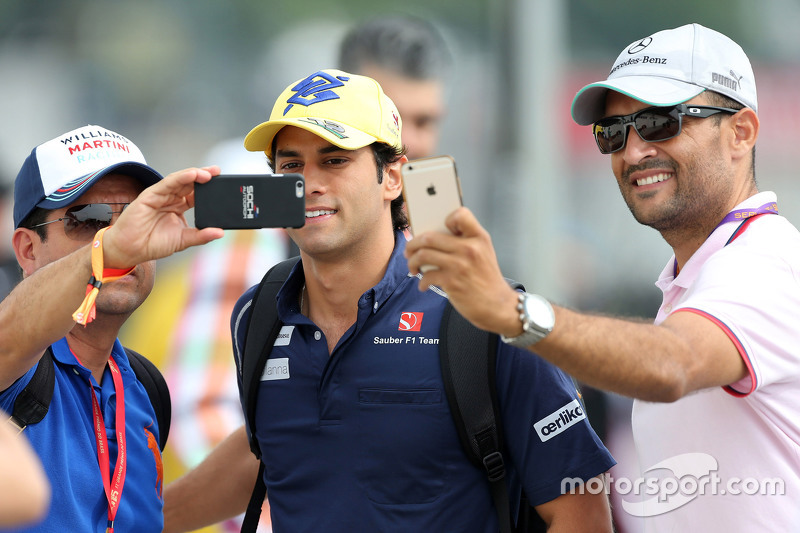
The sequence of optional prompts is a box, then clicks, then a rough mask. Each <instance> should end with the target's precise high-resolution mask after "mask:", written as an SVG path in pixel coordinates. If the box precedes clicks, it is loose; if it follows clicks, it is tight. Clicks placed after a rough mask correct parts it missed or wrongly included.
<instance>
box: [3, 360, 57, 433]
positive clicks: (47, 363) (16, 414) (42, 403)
mask: <svg viewBox="0 0 800 533" xmlns="http://www.w3.org/2000/svg"><path fill="white" fill-rule="evenodd" d="M50 350H51V348H50V347H49V346H48V347H47V350H45V352H44V355H42V357H41V359H39V366H37V367H36V370H35V371H34V372H33V376H32V377H31V380H30V381H29V382H28V385H27V386H26V387H25V388H24V389H22V392H20V393H19V395H17V399H16V400H15V401H14V409H13V410H12V411H11V417H10V418H9V421H10V422H13V423H14V425H16V426H17V427H18V428H19V430H20V431H22V430H24V429H25V428H26V427H28V426H30V425H31V424H36V423H37V422H40V421H41V420H42V419H43V418H44V415H46V414H47V411H48V410H49V409H50V401H51V400H52V399H53V389H54V388H55V380H56V378H55V368H54V367H53V355H52V352H51V351H50Z"/></svg>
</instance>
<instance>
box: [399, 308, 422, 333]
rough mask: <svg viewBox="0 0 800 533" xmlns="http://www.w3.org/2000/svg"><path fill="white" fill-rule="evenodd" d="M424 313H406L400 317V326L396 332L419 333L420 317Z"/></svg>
mask: <svg viewBox="0 0 800 533" xmlns="http://www.w3.org/2000/svg"><path fill="white" fill-rule="evenodd" d="M424 314H425V313H413V312H410V311H406V312H405V313H403V314H401V315H400V325H399V326H398V328H397V330H398V331H419V328H421V327H422V315H424Z"/></svg>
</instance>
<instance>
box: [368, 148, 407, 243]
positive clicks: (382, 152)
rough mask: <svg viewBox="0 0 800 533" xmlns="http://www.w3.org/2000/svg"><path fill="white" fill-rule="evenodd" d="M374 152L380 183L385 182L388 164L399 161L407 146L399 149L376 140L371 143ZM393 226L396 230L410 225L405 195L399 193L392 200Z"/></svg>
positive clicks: (401, 229)
mask: <svg viewBox="0 0 800 533" xmlns="http://www.w3.org/2000/svg"><path fill="white" fill-rule="evenodd" d="M370 148H372V153H373V154H375V165H376V166H377V167H378V183H382V182H383V172H384V170H385V169H386V165H390V164H392V163H395V162H397V160H398V159H400V158H401V157H403V154H405V152H406V150H405V148H402V149H398V148H395V147H394V146H389V145H388V144H386V143H382V142H374V143H372V144H371V145H370ZM391 209H392V226H393V227H394V229H395V231H403V230H404V229H406V228H407V227H408V216H407V215H406V212H405V210H404V209H403V195H402V194H401V195H399V196H398V197H397V198H395V199H394V200H392V205H391Z"/></svg>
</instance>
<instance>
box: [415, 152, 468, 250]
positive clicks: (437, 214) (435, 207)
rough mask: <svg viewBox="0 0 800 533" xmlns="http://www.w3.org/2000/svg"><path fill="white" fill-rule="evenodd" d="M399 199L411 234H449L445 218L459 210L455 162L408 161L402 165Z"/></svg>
mask: <svg viewBox="0 0 800 533" xmlns="http://www.w3.org/2000/svg"><path fill="white" fill-rule="evenodd" d="M402 173H403V198H404V200H405V203H406V210H407V212H408V221H409V224H410V227H411V233H412V235H419V234H420V233H423V232H426V231H442V232H445V233H449V230H448V229H447V226H445V223H444V221H445V219H446V218H447V216H448V215H449V214H450V213H452V212H453V211H455V210H456V209H458V208H459V207H461V205H462V201H461V183H460V182H459V180H458V174H457V173H456V163H455V160H454V159H453V158H452V157H450V156H447V155H444V156H436V157H426V158H423V159H416V160H414V161H408V162H406V163H405V164H403V166H402Z"/></svg>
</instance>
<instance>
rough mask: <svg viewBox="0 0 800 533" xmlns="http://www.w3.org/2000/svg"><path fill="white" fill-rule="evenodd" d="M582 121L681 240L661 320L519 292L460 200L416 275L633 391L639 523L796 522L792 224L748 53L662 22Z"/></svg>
mask: <svg viewBox="0 0 800 533" xmlns="http://www.w3.org/2000/svg"><path fill="white" fill-rule="evenodd" d="M572 117H573V119H574V120H575V122H577V123H578V124H580V125H591V126H592V133H593V135H594V137H595V140H596V142H597V146H598V148H599V149H600V151H601V152H602V153H604V154H609V159H610V163H611V169H612V171H613V173H614V176H615V177H616V179H617V184H618V186H619V189H620V192H621V193H622V197H623V199H624V200H625V202H626V204H627V205H628V208H629V209H630V211H631V213H632V214H633V216H634V218H635V219H636V220H637V221H638V222H639V223H640V224H644V225H647V226H650V227H652V228H654V229H656V230H657V231H659V233H661V236H662V237H663V238H664V240H665V241H666V242H667V243H668V244H669V245H670V246H671V247H672V250H673V252H674V254H673V256H672V257H671V258H670V259H669V260H668V261H667V264H666V266H665V267H664V270H663V271H662V272H661V275H660V276H659V279H658V281H657V283H656V285H657V286H658V287H659V288H660V289H661V291H662V292H663V302H662V304H661V308H660V309H659V310H658V314H657V316H656V319H655V324H651V323H648V322H647V321H644V320H625V319H619V318H612V317H605V316H595V315H589V314H584V313H579V312H576V311H572V310H569V309H566V308H564V307H561V306H555V305H552V304H550V303H549V302H548V301H547V300H546V299H545V298H543V297H542V296H539V295H536V294H528V293H516V292H514V291H513V290H511V289H510V288H509V287H508V285H507V284H506V283H505V281H504V280H503V277H502V275H501V273H500V269H499V267H498V265H497V259H496V256H495V255H494V252H493V248H492V244H491V240H490V238H489V236H488V234H487V233H486V231H485V230H484V229H483V228H482V227H481V226H480V225H479V223H478V222H477V220H476V219H475V217H474V216H473V215H472V214H471V213H470V212H469V210H467V209H459V210H457V211H455V212H454V213H452V214H450V216H449V218H448V222H447V223H448V227H449V228H450V230H451V232H452V233H453V234H445V233H435V232H428V233H425V234H423V235H418V236H416V237H415V238H414V239H413V240H412V241H411V242H409V244H408V246H407V248H406V255H407V257H408V260H409V267H410V269H411V271H412V272H414V273H416V272H418V271H419V267H420V265H427V264H432V265H436V266H438V267H439V269H438V270H432V271H427V272H426V273H425V274H424V275H423V277H422V282H421V283H420V289H423V290H424V289H426V288H427V287H429V285H431V284H433V285H438V286H441V287H442V288H443V289H444V290H445V291H447V293H448V295H449V296H450V300H451V302H452V303H453V305H454V306H455V308H456V309H458V310H459V311H460V312H461V314H462V315H464V316H465V317H466V318H468V319H469V320H470V321H471V322H472V323H473V324H475V325H476V326H477V327H480V328H483V329H486V330H488V331H493V332H496V333H499V334H502V335H504V336H505V338H506V341H507V342H509V343H511V344H514V345H516V346H521V347H527V348H528V349H529V350H530V351H534V352H535V353H536V354H538V355H539V356H540V357H543V358H545V359H547V360H548V361H550V362H552V363H554V364H556V365H558V366H559V367H561V368H563V369H564V370H566V371H567V372H569V373H571V374H572V375H574V376H576V377H577V378H579V379H581V380H582V381H585V382H586V383H589V384H592V385H594V386H596V387H598V388H602V389H606V390H609V391H612V392H616V393H619V394H623V395H626V396H629V397H633V398H637V400H636V401H635V403H634V408H633V432H634V437H635V439H636V448H637V451H638V454H639V464H640V465H641V467H642V476H644V477H643V478H640V479H637V480H628V482H629V483H630V485H628V489H632V488H634V487H639V489H641V490H639V492H636V491H634V492H633V493H632V494H630V496H629V497H628V498H627V499H626V500H624V501H623V507H624V509H625V512H627V513H630V514H632V515H634V516H639V517H643V518H644V521H645V527H646V529H647V531H654V532H662V531H663V532H667V531H670V532H671V531H765V530H769V531H798V530H800V506H799V505H798V504H797V502H798V501H800V461H799V460H798V457H800V422H798V421H800V403H798V401H797V397H798V390H800V328H798V325H797V317H798V310H799V309H800V271H799V270H798V265H800V233H798V231H797V229H796V228H795V227H794V226H793V225H792V224H791V223H790V222H789V221H788V220H787V219H786V218H784V217H783V216H781V215H779V214H778V204H777V196H776V194H775V193H774V192H771V191H763V192H761V191H759V189H758V186H757V184H756V176H755V146H756V140H757V138H758V133H759V118H758V98H757V93H756V81H755V77H754V74H753V69H752V67H751V65H750V60H749V59H748V57H747V55H746V54H745V52H744V51H743V50H742V48H741V47H740V46H739V45H738V44H736V43H735V42H734V41H733V40H731V39H730V38H728V37H727V36H725V35H723V34H721V33H719V32H716V31H714V30H711V29H709V28H706V27H704V26H701V25H699V24H687V25H684V26H681V27H678V28H674V29H669V30H664V31H660V32H657V33H655V34H653V35H650V36H646V37H644V38H642V39H638V40H636V41H634V42H633V43H631V44H630V45H629V46H628V47H626V48H625V49H624V50H623V51H622V52H621V53H620V54H619V56H618V57H617V60H616V61H615V62H614V65H613V67H612V68H611V71H610V74H609V76H608V78H607V79H606V80H603V81H599V82H597V83H592V84H590V85H587V86H586V87H584V88H583V89H581V90H580V91H579V92H578V93H577V95H576V96H575V98H574V100H573V103H572ZM533 253H547V251H546V250H536V251H534V252H533ZM631 268H636V267H635V265H626V266H625V267H624V269H631ZM624 269H623V270H624ZM619 486H622V485H619ZM642 487H646V488H645V489H642ZM637 497H640V498H641V501H638V502H637V501H636V498H637Z"/></svg>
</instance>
